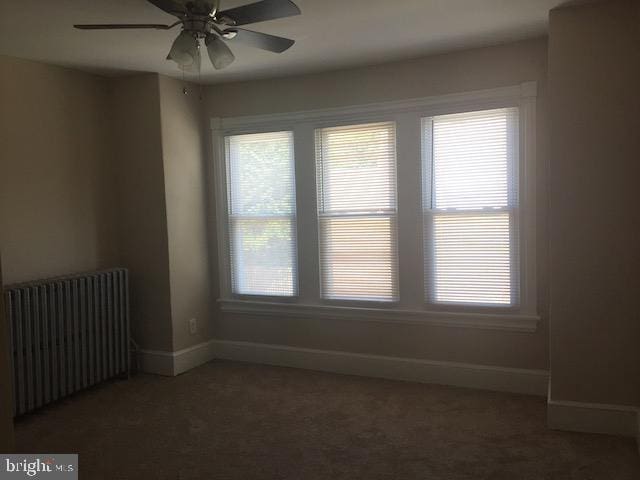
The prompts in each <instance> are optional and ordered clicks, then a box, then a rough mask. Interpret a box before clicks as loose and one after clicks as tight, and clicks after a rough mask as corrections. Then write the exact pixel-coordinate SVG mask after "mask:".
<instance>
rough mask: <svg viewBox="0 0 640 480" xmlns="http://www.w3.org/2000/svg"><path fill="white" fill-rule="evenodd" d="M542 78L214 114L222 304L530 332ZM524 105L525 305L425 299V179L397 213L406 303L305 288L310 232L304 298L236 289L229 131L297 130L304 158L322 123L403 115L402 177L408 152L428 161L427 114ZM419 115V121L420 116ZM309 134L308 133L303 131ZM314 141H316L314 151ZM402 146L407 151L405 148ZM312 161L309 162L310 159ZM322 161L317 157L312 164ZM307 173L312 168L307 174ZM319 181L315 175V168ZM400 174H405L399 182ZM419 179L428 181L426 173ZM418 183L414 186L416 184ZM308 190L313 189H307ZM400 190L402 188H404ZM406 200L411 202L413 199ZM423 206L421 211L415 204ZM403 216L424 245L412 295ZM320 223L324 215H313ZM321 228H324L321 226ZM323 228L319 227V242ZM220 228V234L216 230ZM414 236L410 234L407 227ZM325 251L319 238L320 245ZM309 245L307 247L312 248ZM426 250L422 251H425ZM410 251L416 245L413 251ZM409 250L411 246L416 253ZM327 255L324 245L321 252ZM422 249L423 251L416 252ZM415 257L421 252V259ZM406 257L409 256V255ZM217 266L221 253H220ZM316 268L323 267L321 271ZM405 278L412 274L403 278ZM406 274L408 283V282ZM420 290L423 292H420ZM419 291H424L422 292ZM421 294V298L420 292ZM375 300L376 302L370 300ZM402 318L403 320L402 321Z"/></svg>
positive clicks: (533, 325) (242, 309)
mask: <svg viewBox="0 0 640 480" xmlns="http://www.w3.org/2000/svg"><path fill="white" fill-rule="evenodd" d="M536 95H537V85H536V82H525V83H522V84H520V85H514V86H509V87H501V88H495V89H488V90H478V91H471V92H463V93H454V94H448V95H441V96H432V97H424V98H418V99H410V100H401V101H391V102H382V103H376V104H365V105H359V106H349V107H339V108H328V109H322V110H310V111H299V112H292V113H278V114H268V115H256V116H240V117H227V118H211V120H210V127H211V130H212V146H213V150H212V153H213V155H212V160H211V173H212V177H213V182H212V183H213V184H214V188H213V189H212V190H213V195H212V196H211V202H213V205H211V208H212V211H215V212H216V228H217V231H216V233H215V234H214V235H215V237H216V238H217V240H218V262H217V263H218V265H217V266H218V272H219V285H220V299H219V300H218V301H219V302H220V304H221V307H222V310H223V311H227V312H234V313H247V314H259V313H263V314H265V315H274V316H278V315H285V314H290V315H294V316H296V317H307V316H310V317H322V316H325V317H331V318H336V319H337V318H340V319H355V320H363V318H361V317H363V316H364V315H366V316H369V317H372V318H375V321H383V322H391V323H407V322H406V321H409V323H412V324H415V323H420V324H426V325H438V326H452V327H465V328H490V329H498V330H507V331H514V330H517V331H526V332H533V331H535V330H536V329H537V325H538V323H539V320H540V319H539V316H538V315H537V296H536V181H535V177H536V167H537V162H536V160H535V157H536ZM504 107H519V112H520V116H519V128H520V132H519V133H520V139H519V140H520V142H519V145H520V156H519V185H518V187H519V194H520V205H519V210H520V215H519V217H520V225H519V228H520V246H519V250H520V251H519V254H520V267H521V282H520V305H519V307H516V308H515V309H513V308H508V309H505V308H504V307H478V306H466V305H461V306H454V307H455V308H451V306H448V305H447V306H444V307H439V306H434V305H433V304H427V303H425V301H424V300H425V299H424V294H423V292H424V281H425V278H424V269H423V267H422V266H423V265H424V258H423V257H424V252H423V247H422V246H423V245H424V238H423V233H422V232H423V228H422V227H423V223H422V222H423V218H422V201H421V199H422V197H421V196H422V187H421V186H419V188H420V190H419V192H418V195H419V198H420V201H419V202H418V204H417V205H415V206H412V211H411V212H410V213H409V212H404V213H401V211H402V209H403V207H404V206H403V204H402V201H401V199H400V198H399V199H398V201H399V202H398V206H397V208H398V213H397V215H398V217H397V220H398V222H397V227H396V228H397V234H398V249H399V254H400V259H399V272H398V275H399V278H398V280H399V288H400V302H393V303H391V304H387V303H386V302H385V305H379V306H378V305H375V304H373V305H366V306H364V305H358V303H359V302H355V304H352V302H349V301H344V302H343V301H341V302H340V304H339V305H336V303H335V302H334V301H330V300H322V299H321V298H320V290H319V286H320V285H319V278H315V279H313V278H311V277H309V278H308V279H307V280H308V282H307V283H308V284H309V285H310V286H307V293H305V292H304V291H302V287H303V282H305V279H304V273H303V267H302V261H303V259H302V257H303V256H304V255H310V254H311V252H312V249H313V248H314V245H313V242H312V241H311V240H309V241H308V242H307V244H306V245H303V243H302V242H303V241H304V240H303V238H301V236H300V235H298V246H297V247H298V258H297V261H298V297H256V296H249V298H247V296H245V295H241V296H238V295H233V294H231V285H230V270H229V268H230V265H229V256H228V246H229V242H228V232H227V231H226V230H227V227H226V221H227V219H226V212H227V199H226V185H225V183H226V171H225V165H224V164H225V155H224V137H225V136H227V135H235V134H243V133H262V132H274V131H282V130H291V131H293V132H294V151H295V152H296V157H297V156H298V154H300V153H301V154H302V155H305V152H299V149H298V146H299V144H300V143H301V142H302V143H304V142H307V141H308V137H310V138H313V132H314V130H315V129H316V128H322V127H328V126H336V125H349V124H354V123H366V122H380V121H395V122H396V126H397V129H398V130H397V136H396V142H397V162H398V166H397V168H398V172H397V175H398V177H399V176H400V162H401V161H402V160H401V158H400V156H401V155H405V158H406V157H411V158H413V157H414V156H415V157H416V158H415V161H416V162H418V164H419V166H420V168H422V167H421V164H422V158H421V154H420V152H421V149H422V143H421V141H420V140H419V138H420V136H419V129H420V122H421V119H422V118H424V117H432V116H437V115H444V114H449V113H462V112H468V111H472V110H486V109H492V108H504ZM412 122H413V123H412ZM407 125H413V126H414V127H415V132H414V131H411V132H408V133H407V132H401V131H400V129H403V128H406V127H407ZM298 136H305V138H304V139H300V138H297V137H298ZM408 136H411V139H412V141H413V140H414V139H417V140H418V144H417V145H410V146H409V145H403V144H402V142H404V141H406V138H408ZM313 150H314V148H313V145H311V152H313ZM401 150H402V153H401ZM313 158H314V157H313V156H311V158H310V159H309V158H304V161H312V162H313ZM300 165H301V163H300V162H299V161H298V159H297V158H296V159H295V177H296V181H297V182H299V181H301V179H302V178H306V181H307V182H308V181H309V172H299V171H298V168H299V167H300ZM305 168H306V166H305ZM311 168H315V164H313V165H311ZM300 173H306V176H305V175H301V174H300ZM314 180H315V174H314ZM399 181H400V179H398V182H399ZM419 184H420V185H421V184H422V179H420V181H419ZM313 187H314V188H313V190H314V191H313V193H309V196H310V197H311V196H313V198H308V199H304V203H306V207H307V212H308V211H309V208H310V207H309V204H311V203H313V204H314V206H315V205H316V201H317V198H316V192H315V184H314V185H313ZM299 188H300V187H299V185H296V203H297V205H296V211H297V220H298V226H297V228H298V233H300V229H301V226H300V222H301V221H302V219H301V217H302V215H304V212H303V211H302V209H301V208H300V204H301V198H300V195H298V194H297V193H298V191H300V190H299ZM410 188H413V186H411V187H410ZM303 191H304V192H305V195H306V194H307V193H308V192H307V189H305V190H303ZM397 194H398V195H399V190H398V193H397ZM405 205H406V204H405ZM413 209H415V212H414V211H413ZM403 218H404V221H405V222H408V221H409V220H411V221H412V222H418V223H419V227H420V228H419V231H420V234H419V238H417V239H415V238H411V239H410V242H409V243H410V244H411V245H412V246H414V247H415V243H416V242H419V245H420V248H419V250H418V249H415V248H414V252H413V254H412V261H414V262H415V263H416V264H417V265H419V270H420V271H421V272H422V273H421V274H420V276H419V277H418V276H417V274H416V275H415V276H413V277H412V278H411V279H410V280H411V282H414V281H415V282H419V285H415V288H412V292H410V295H412V294H413V295H414V297H413V298H409V302H407V301H406V300H407V299H406V298H404V297H405V293H406V292H404V291H403V288H404V287H406V284H408V282H409V279H408V278H407V275H406V273H403V270H402V269H403V261H402V255H403V252H402V248H403V239H402V235H403V223H402V221H403ZM312 220H313V221H314V222H315V223H316V225H317V220H318V218H317V215H316V217H315V218H313V219H312ZM309 225H311V221H310V220H309V223H307V227H308V226H309ZM316 228H317V227H316ZM317 234H318V231H317V230H316V231H315V235H316V240H315V241H316V242H317ZM214 235H212V237H213V236H214ZM407 235H409V233H407ZM315 248H316V250H317V248H318V244H317V243H316V244H315ZM305 252H306V253H305ZM418 252H419V253H418ZM409 253H410V252H409ZM409 253H406V255H408V254H409ZM314 255H315V256H317V257H319V255H320V252H319V250H317V251H316V252H315V253H314ZM416 255H417V257H416ZM414 257H415V258H414ZM314 261H315V262H316V264H315V265H311V266H307V268H308V270H307V273H314V274H315V275H316V277H317V276H318V274H319V265H318V262H319V260H318V259H315V260H314ZM405 262H406V259H405ZM212 263H213V265H214V266H215V265H216V262H215V259H212ZM314 269H315V270H314ZM403 278H404V280H403ZM403 281H404V283H403ZM310 288H313V289H315V290H316V291H315V292H309V290H308V289H310ZM413 290H415V292H413ZM416 292H417V293H416ZM418 294H419V295H420V297H419V300H418V297H417V295H418ZM367 303H368V302H367ZM399 319H400V320H399Z"/></svg>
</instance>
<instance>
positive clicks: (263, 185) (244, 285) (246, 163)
mask: <svg viewBox="0 0 640 480" xmlns="http://www.w3.org/2000/svg"><path fill="white" fill-rule="evenodd" d="M225 140H226V141H225V146H226V159H227V196H228V218H229V229H228V231H229V241H230V246H229V247H230V248H229V251H230V254H231V283H232V290H233V293H236V294H245V295H265V296H294V295H296V294H297V268H296V266H297V258H296V257H297V255H296V252H297V248H296V198H295V174H294V154H293V133H292V132H270V133H257V134H249V135H234V136H229V137H226V139H225Z"/></svg>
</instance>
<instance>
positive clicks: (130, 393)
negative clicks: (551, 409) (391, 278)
mask: <svg viewBox="0 0 640 480" xmlns="http://www.w3.org/2000/svg"><path fill="white" fill-rule="evenodd" d="M16 436H17V444H18V451H20V452H24V453H28V452H34V453H65V452H78V453H79V454H80V457H79V458H80V478H81V479H139V478H140V479H242V480H251V479H296V480H298V479H300V480H303V479H304V480H306V479H309V480H314V479H367V480H375V479H402V480H408V479H429V480H438V479H448V480H449V479H474V480H477V479H494V480H497V479H509V480H514V479H515V480H519V479H607V480H614V479H615V480H624V479H635V480H637V479H640V456H639V455H638V451H637V447H636V444H635V442H634V440H633V439H629V438H621V437H612V436H606V435H591V434H579V433H568V432H556V431H550V430H547V429H546V428H545V400H544V399H543V398H539V397H529V396H524V395H512V394H505V393H495V392H487V391H479V390H471V389H464V388H454V387H445V386H437V385H424V384H417V383H409V382H396V381H391V380H382V379H372V378H363V377H354V376H347V375H336V374H330V373H321V372H312V371H306V370H296V369H290V368H279V367H269V366H260V365H252V364H244V363H235V362H222V361H216V362H211V363H209V364H206V365H203V366H201V367H199V368H197V369H194V370H192V371H190V372H188V373H186V374H184V375H181V376H179V377H174V378H166V377H158V376H153V375H137V376H135V377H133V378H131V379H130V380H128V381H115V382H112V383H108V384H105V385H102V386H99V387H96V388H93V389H91V390H88V391H86V392H83V393H80V394H78V395H76V396H74V397H72V398H69V399H67V400H64V401H62V402H60V403H58V404H56V405H53V406H50V407H48V408H46V409H44V410H41V411H40V412H39V413H35V414H31V415H28V416H26V417H24V418H22V419H20V420H19V421H18V422H17V431H16Z"/></svg>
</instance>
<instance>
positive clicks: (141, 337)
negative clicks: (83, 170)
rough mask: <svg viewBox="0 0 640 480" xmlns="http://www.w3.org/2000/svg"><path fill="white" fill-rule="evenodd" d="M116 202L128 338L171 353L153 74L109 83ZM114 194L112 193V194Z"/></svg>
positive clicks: (157, 104) (157, 94) (156, 93)
mask: <svg viewBox="0 0 640 480" xmlns="http://www.w3.org/2000/svg"><path fill="white" fill-rule="evenodd" d="M111 90H112V91H111V107H112V114H113V118H112V120H113V143H114V147H115V155H116V160H115V161H116V164H117V170H118V178H117V186H118V188H117V191H118V196H119V198H120V209H119V211H120V214H119V222H120V237H119V244H120V251H121V258H122V263H123V265H124V266H125V267H127V268H129V272H130V281H131V319H132V321H131V333H132V335H133V338H134V339H135V340H136V341H137V342H138V343H139V345H140V347H141V348H145V349H150V350H166V351H171V350H172V349H173V333H172V325H171V289H170V280H169V250H168V234H167V209H166V203H165V191H164V168H163V161H162V158H163V157H162V136H161V124H160V92H159V85H158V76H157V75H156V74H145V75H135V76H130V77H123V78H118V79H114V80H113V81H112V83H111ZM114 190H116V189H114Z"/></svg>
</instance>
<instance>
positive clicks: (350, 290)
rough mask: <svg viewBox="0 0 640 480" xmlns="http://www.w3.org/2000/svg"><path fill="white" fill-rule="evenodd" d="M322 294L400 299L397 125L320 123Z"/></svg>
mask: <svg viewBox="0 0 640 480" xmlns="http://www.w3.org/2000/svg"><path fill="white" fill-rule="evenodd" d="M315 141H316V145H315V147H316V170H317V174H316V181H317V188H318V224H319V236H320V277H321V281H320V284H321V296H322V298H326V299H337V300H365V301H371V300H373V301H387V302H388V301H395V300H397V298H398V280H397V276H398V275H397V251H396V250H397V247H396V244H397V242H396V137H395V124H394V123H392V122H389V123H370V124H363V125H353V126H341V127H331V128H321V129H318V130H316V135H315Z"/></svg>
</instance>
